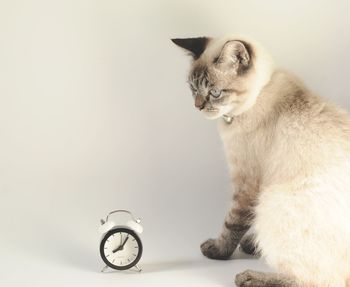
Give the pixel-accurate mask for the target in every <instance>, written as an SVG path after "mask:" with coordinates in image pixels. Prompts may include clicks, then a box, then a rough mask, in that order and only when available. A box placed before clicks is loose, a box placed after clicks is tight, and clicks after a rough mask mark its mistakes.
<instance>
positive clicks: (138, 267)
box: [135, 264, 142, 272]
mask: <svg viewBox="0 0 350 287" xmlns="http://www.w3.org/2000/svg"><path fill="white" fill-rule="evenodd" d="M135 268H136V269H137V271H139V272H141V271H142V269H141V268H140V266H138V265H137V264H136V265H135Z"/></svg>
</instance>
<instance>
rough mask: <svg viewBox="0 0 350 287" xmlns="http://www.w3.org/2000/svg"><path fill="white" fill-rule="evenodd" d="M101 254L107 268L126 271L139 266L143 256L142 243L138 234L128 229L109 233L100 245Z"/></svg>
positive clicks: (119, 229)
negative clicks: (138, 263)
mask: <svg viewBox="0 0 350 287" xmlns="http://www.w3.org/2000/svg"><path fill="white" fill-rule="evenodd" d="M100 254H101V257H102V259H103V261H104V262H105V263H106V264H107V266H109V267H111V268H114V269H118V270H125V269H129V268H131V267H133V266H135V265H136V264H137V262H138V261H139V260H140V258H141V255H142V243H141V240H140V238H139V237H138V236H137V235H136V233H135V232H134V231H132V230H130V229H128V228H116V229H112V230H110V231H108V232H107V233H106V235H105V236H104V237H103V239H102V241H101V245H100Z"/></svg>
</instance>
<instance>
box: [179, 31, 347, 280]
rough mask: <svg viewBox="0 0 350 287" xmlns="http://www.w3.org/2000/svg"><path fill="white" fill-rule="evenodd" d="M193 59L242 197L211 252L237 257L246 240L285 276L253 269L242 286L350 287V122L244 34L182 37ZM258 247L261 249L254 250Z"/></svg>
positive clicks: (202, 98)
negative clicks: (250, 232)
mask: <svg viewBox="0 0 350 287" xmlns="http://www.w3.org/2000/svg"><path fill="white" fill-rule="evenodd" d="M173 42H174V43H175V44H177V45H178V46H180V47H182V48H184V49H186V50H187V51H189V52H190V53H191V55H192V57H193V62H192V66H191V71H190V74H189V84H190V87H191V90H192V92H193V97H194V101H195V106H196V107H197V108H198V109H200V110H201V111H202V113H203V115H204V116H205V117H206V118H209V119H218V125H219V131H220V135H221V138H222V141H223V144H224V147H225V152H226V156H227V161H228V164H229V167H230V175H231V177H232V181H233V183H234V186H235V189H234V190H235V191H234V199H233V204H232V208H231V210H230V211H229V212H228V214H227V217H226V220H225V224H224V227H223V231H222V233H221V234H220V236H219V237H218V238H217V239H209V240H207V241H206V242H204V243H203V244H202V245H201V250H202V252H203V254H204V255H205V256H207V257H209V258H213V259H228V258H229V257H230V256H231V255H232V253H233V252H234V250H235V249H236V247H237V245H238V244H239V243H240V242H241V244H243V245H247V246H245V247H244V248H243V249H244V250H249V249H250V250H254V248H249V246H248V245H249V244H251V240H250V238H249V239H244V240H243V241H242V237H243V236H244V235H245V234H246V232H247V231H248V230H249V229H251V228H252V229H253V230H254V231H255V236H254V238H255V241H254V242H255V244H256V246H258V249H259V251H260V253H261V255H262V256H263V257H265V259H266V261H267V263H268V264H269V265H270V266H272V267H273V268H274V269H275V270H276V271H277V272H278V273H262V272H255V271H251V270H247V271H245V272H243V273H240V274H238V275H237V276H236V279H235V282H236V284H237V286H241V287H245V286H251V287H271V286H276V287H277V286H284V287H291V286H293V287H294V286H302V287H304V286H305V287H306V286H308V287H345V286H350V117H349V115H348V114H347V113H346V112H345V111H343V110H341V109H340V108H338V107H336V106H335V105H333V104H330V103H328V102H326V101H325V100H324V99H322V98H320V97H318V96H316V95H314V94H312V93H311V92H309V91H308V90H307V89H306V88H305V87H304V86H303V84H302V83H301V82H300V81H299V80H297V79H296V78H295V77H294V76H292V75H291V74H289V73H287V72H284V71H279V70H276V69H274V67H273V64H272V61H271V59H270V57H269V56H268V54H267V53H266V52H265V51H264V50H263V49H262V48H261V46H260V45H259V44H257V43H255V42H254V41H251V40H246V39H243V38H241V37H231V38H225V39H213V38H204V37H202V38H189V39H173ZM250 247H252V246H250Z"/></svg>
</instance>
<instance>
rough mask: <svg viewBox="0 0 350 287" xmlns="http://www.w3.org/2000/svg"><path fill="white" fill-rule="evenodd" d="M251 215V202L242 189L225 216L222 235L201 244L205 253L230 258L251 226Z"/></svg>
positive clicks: (205, 254)
mask: <svg viewBox="0 0 350 287" xmlns="http://www.w3.org/2000/svg"><path fill="white" fill-rule="evenodd" d="M251 215H252V208H251V204H250V203H249V200H248V199H246V198H245V194H244V193H243V192H242V191H241V192H239V194H238V195H237V194H236V195H235V197H234V201H233V206H232V208H231V209H230V211H229V212H228V214H227V216H226V218H225V223H224V226H223V230H222V232H221V234H220V236H219V237H218V238H216V239H208V240H207V241H205V242H203V243H202V244H201V251H202V253H203V255H204V256H206V257H208V258H211V259H219V260H226V259H229V258H230V256H231V255H232V253H233V252H234V251H235V250H236V248H237V245H238V244H239V242H240V240H241V239H242V237H243V235H244V234H245V233H246V232H247V231H248V229H249V228H250V225H251V224H250V221H251V218H252V216H251Z"/></svg>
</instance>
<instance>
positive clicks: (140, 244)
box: [100, 227, 143, 270]
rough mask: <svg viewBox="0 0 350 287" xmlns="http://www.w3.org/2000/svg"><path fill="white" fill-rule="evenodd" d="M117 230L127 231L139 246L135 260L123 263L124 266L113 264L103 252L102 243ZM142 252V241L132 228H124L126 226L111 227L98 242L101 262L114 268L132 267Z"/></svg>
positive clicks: (125, 268)
mask: <svg viewBox="0 0 350 287" xmlns="http://www.w3.org/2000/svg"><path fill="white" fill-rule="evenodd" d="M118 232H124V233H129V234H130V235H132V236H133V237H134V238H135V239H136V241H137V244H138V246H139V248H138V249H139V251H138V254H137V256H136V258H135V260H134V261H133V262H131V263H130V264H129V265H125V266H118V265H114V264H113V263H111V262H109V261H108V259H107V257H106V256H105V254H104V245H105V243H106V241H107V239H108V238H109V237H110V236H111V235H112V234H114V233H118ZM142 252H143V247H142V242H141V239H140V237H139V236H138V235H137V234H136V232H135V231H133V230H132V229H129V228H126V227H117V228H113V229H111V230H109V231H108V232H107V233H106V234H105V235H104V236H103V239H102V240H101V243H100V256H101V258H102V260H103V262H104V263H106V265H107V266H108V267H110V268H113V269H115V270H127V269H130V268H132V267H134V266H135V265H136V264H137V263H138V262H139V261H140V259H141V256H142Z"/></svg>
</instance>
